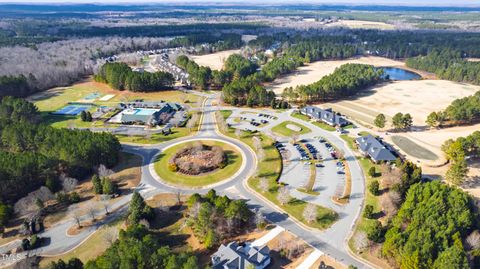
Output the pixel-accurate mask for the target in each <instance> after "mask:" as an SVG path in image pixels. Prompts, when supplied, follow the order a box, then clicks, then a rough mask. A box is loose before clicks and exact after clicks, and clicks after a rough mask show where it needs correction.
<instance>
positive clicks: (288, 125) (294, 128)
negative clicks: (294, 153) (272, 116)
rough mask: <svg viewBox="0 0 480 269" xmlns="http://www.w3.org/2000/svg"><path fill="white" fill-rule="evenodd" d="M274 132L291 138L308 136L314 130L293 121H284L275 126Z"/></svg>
mask: <svg viewBox="0 0 480 269" xmlns="http://www.w3.org/2000/svg"><path fill="white" fill-rule="evenodd" d="M272 131H273V132H274V133H276V134H279V135H281V136H286V137H291V136H293V135H302V134H307V133H310V132H311V131H312V130H310V129H309V128H307V127H305V126H303V125H301V124H298V123H295V122H293V121H284V122H282V123H280V124H278V125H276V126H274V127H273V128H272Z"/></svg>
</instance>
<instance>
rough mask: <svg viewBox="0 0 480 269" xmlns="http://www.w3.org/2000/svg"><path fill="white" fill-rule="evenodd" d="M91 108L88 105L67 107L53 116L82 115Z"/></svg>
mask: <svg viewBox="0 0 480 269" xmlns="http://www.w3.org/2000/svg"><path fill="white" fill-rule="evenodd" d="M89 108H90V106H88V105H68V106H65V107H62V108H61V109H59V110H57V111H55V112H53V113H52V114H55V115H73V116H75V115H78V114H80V113H82V111H85V110H88V109H89Z"/></svg>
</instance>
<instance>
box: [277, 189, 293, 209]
mask: <svg viewBox="0 0 480 269" xmlns="http://www.w3.org/2000/svg"><path fill="white" fill-rule="evenodd" d="M291 199H292V198H291V196H290V190H289V189H288V188H287V187H286V186H283V187H281V188H280V190H279V191H278V195H277V200H278V202H280V204H281V205H285V204H286V203H288V202H290V200H291Z"/></svg>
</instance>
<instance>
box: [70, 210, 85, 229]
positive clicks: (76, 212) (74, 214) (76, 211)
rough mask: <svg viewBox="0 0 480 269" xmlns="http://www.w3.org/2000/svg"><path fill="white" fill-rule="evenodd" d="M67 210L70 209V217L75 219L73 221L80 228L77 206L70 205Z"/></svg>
mask: <svg viewBox="0 0 480 269" xmlns="http://www.w3.org/2000/svg"><path fill="white" fill-rule="evenodd" d="M68 210H69V211H70V217H71V218H72V219H73V220H74V221H75V223H76V224H77V227H78V228H79V229H80V228H82V223H81V219H80V212H79V208H78V206H77V205H73V206H70V207H69V208H68Z"/></svg>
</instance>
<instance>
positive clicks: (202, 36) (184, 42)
mask: <svg viewBox="0 0 480 269" xmlns="http://www.w3.org/2000/svg"><path fill="white" fill-rule="evenodd" d="M204 43H208V44H211V48H210V49H209V50H208V51H206V52H209V53H211V52H214V51H222V50H228V49H235V48H239V47H241V46H242V44H243V41H242V35H240V34H234V33H221V34H219V35H214V34H211V33H195V34H189V35H186V36H182V37H176V38H174V39H173V40H171V41H170V42H169V43H168V44H169V46H171V47H190V46H197V45H201V44H204Z"/></svg>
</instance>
